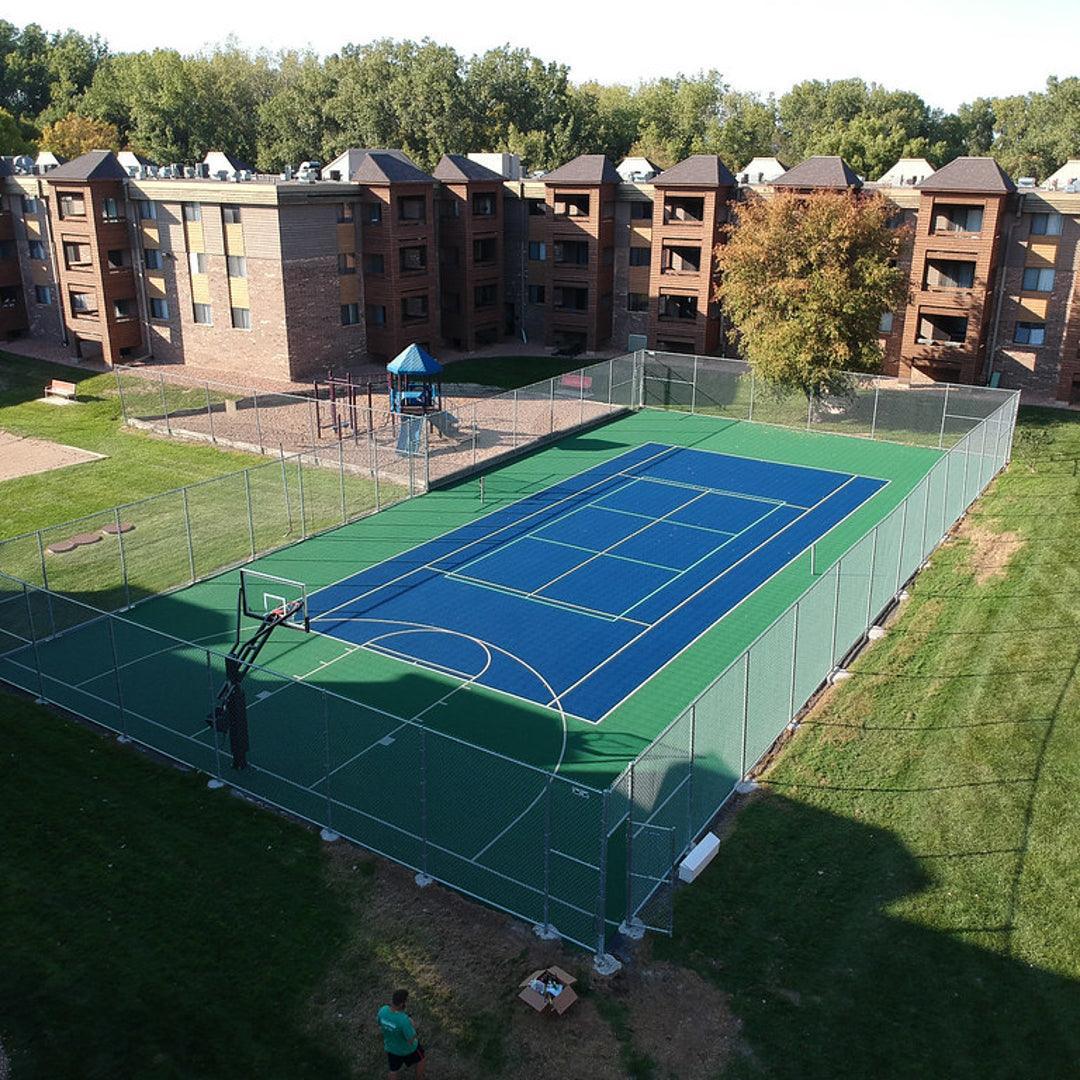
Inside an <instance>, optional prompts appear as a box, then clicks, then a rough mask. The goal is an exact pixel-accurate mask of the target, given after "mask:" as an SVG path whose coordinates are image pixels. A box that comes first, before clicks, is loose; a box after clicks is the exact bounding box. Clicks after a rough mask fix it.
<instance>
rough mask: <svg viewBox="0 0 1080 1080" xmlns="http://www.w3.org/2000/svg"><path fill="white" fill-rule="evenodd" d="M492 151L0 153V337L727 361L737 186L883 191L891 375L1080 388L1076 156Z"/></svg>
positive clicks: (299, 350) (168, 348)
mask: <svg viewBox="0 0 1080 1080" xmlns="http://www.w3.org/2000/svg"><path fill="white" fill-rule="evenodd" d="M502 157H505V155H503V156H502ZM502 157H500V156H498V155H489V156H488V157H486V158H485V161H487V162H488V164H494V165H496V166H498V167H500V168H503V170H504V172H503V175H500V174H499V173H497V172H495V171H493V170H492V169H491V168H489V167H487V165H485V164H483V163H481V162H478V161H475V160H473V159H472V158H471V157H463V156H461V155H457V154H453V155H446V156H445V157H444V158H443V159H442V161H440V163H439V165H438V167H437V168H436V169H435V171H434V175H429V174H427V173H425V172H424V171H423V170H421V169H420V168H419V167H418V166H417V165H416V164H415V163H413V162H412V161H410V160H409V158H408V157H407V156H406V155H405V154H404V153H402V152H401V151H398V150H363V149H353V150H348V151H346V152H345V153H343V154H342V155H341V156H340V157H339V158H337V159H335V161H333V162H331V163H330V164H329V165H328V166H326V167H325V168H322V169H321V170H320V169H319V168H318V166H317V165H314V164H311V163H305V167H304V168H303V169H302V170H301V171H299V172H298V173H297V174H296V175H293V174H292V172H291V171H287V172H286V174H285V175H284V176H280V177H279V176H255V175H253V174H251V173H250V172H249V171H248V170H246V169H245V168H243V167H242V166H241V165H240V164H239V163H236V167H235V168H232V167H231V166H230V168H222V169H219V170H218V171H217V175H216V176H213V177H211V175H210V169H209V166H208V165H207V164H205V163H204V164H203V165H201V166H195V167H186V168H180V167H175V166H174V167H171V168H169V169H165V170H155V169H151V168H148V167H147V165H146V163H145V162H143V161H142V160H141V159H137V158H136V159H134V161H133V162H131V161H129V162H128V164H127V167H125V166H124V165H122V164H121V163H120V161H119V160H118V158H117V157H116V156H115V155H113V154H110V153H108V152H107V151H94V152H92V153H90V154H85V155H83V156H82V157H80V158H77V159H75V160H74V161H70V162H67V163H64V164H59V165H56V166H51V163H43V167H44V169H45V171H33V172H30V171H26V170H25V169H24V170H21V171H20V170H15V169H13V167H12V163H11V162H10V161H8V160H0V335H3V336H6V337H11V336H17V335H20V334H28V335H31V336H35V337H42V338H45V339H48V340H52V341H55V342H57V343H58V344H61V345H63V346H64V347H66V349H67V350H68V352H69V353H70V354H71V355H72V356H73V357H77V358H85V359H87V360H99V361H104V362H106V363H120V362H123V361H124V360H127V359H133V358H152V359H154V360H158V361H162V362H169V363H178V364H179V363H183V364H188V365H191V366H193V367H200V368H207V369H215V370H222V369H224V370H230V371H233V372H235V373H237V374H251V375H256V374H257V375H263V376H266V377H270V378H279V379H296V378H301V379H302V378H307V377H309V376H310V375H311V374H313V373H316V372H319V371H321V370H324V369H325V368H326V367H327V366H329V365H342V364H347V363H350V362H356V361H361V360H372V359H374V360H387V359H389V358H390V357H392V356H394V355H396V353H397V352H399V351H400V350H401V349H402V348H404V347H405V346H406V345H408V344H410V343H411V342H418V343H421V344H424V345H426V346H427V347H429V348H432V349H438V348H439V347H440V346H449V347H452V348H460V349H463V350H470V349H474V348H478V347H481V346H483V345H486V344H489V343H492V342H496V341H498V340H499V339H500V338H505V337H513V338H516V339H519V340H523V341H524V342H526V343H527V344H529V345H531V346H534V347H536V348H537V349H545V350H559V351H562V352H566V353H576V352H595V351H605V350H615V351H618V350H624V349H628V348H630V349H632V348H644V347H648V348H655V349H661V350H666V351H674V352H697V353H704V354H709V353H723V352H724V351H725V350H726V348H727V344H728V343H727V340H726V336H725V326H724V322H723V313H722V311H720V310H719V308H718V307H717V304H716V301H715V293H716V284H717V272H716V260H715V252H716V248H717V245H718V244H719V243H720V242H722V237H723V231H722V230H723V226H724V224H725V223H726V222H727V221H729V220H731V218H732V217H733V216H734V215H736V214H737V210H738V202H739V200H740V199H743V198H747V197H751V195H750V193H753V197H764V198H769V197H771V195H772V194H773V193H774V192H781V191H793V192H797V193H800V194H803V195H806V196H812V195H813V194H814V193H815V192H819V191H823V190H840V191H848V192H852V193H856V194H858V193H860V192H863V193H866V192H869V191H876V192H879V193H880V194H881V195H882V196H884V197H885V198H886V199H888V200H889V201H890V202H891V203H892V205H893V207H894V213H893V215H892V218H891V223H892V224H893V225H894V226H896V227H903V226H906V227H907V228H906V231H905V237H906V242H905V244H904V246H903V247H902V249H901V252H900V255H899V259H898V263H899V265H900V267H901V269H902V270H903V271H904V273H905V274H906V275H907V277H908V280H909V282H910V290H909V292H910V296H909V302H908V303H907V304H905V305H904V306H903V307H902V308H901V309H900V310H898V311H895V312H886V313H884V314H883V316H882V320H881V343H882V346H883V350H884V355H885V361H884V369H885V370H886V371H887V372H888V373H890V374H895V375H898V376H900V377H902V378H905V379H910V380H912V381H925V380H960V381H963V382H976V383H978V382H985V381H989V380H994V381H995V382H1000V385H1003V386H1015V387H1021V388H1023V389H1025V390H1029V391H1031V392H1034V393H1037V394H1039V395H1041V396H1043V397H1048V398H1056V399H1057V400H1060V401H1065V402H1070V401H1071V402H1073V403H1080V273H1078V258H1080V250H1078V242H1080V187H1078V183H1080V162H1070V163H1066V164H1065V165H1064V166H1063V167H1062V168H1061V169H1060V170H1059V171H1058V172H1057V173H1055V174H1054V175H1053V176H1052V177H1049V178H1047V179H1046V180H1045V181H1044V182H1043V184H1042V186H1041V187H1034V186H1032V185H1031V184H1030V182H1027V183H1022V184H1021V186H1020V187H1017V186H1016V185H1014V184H1013V182H1012V181H1011V180H1010V179H1009V177H1007V176H1005V175H1004V173H1002V171H1001V170H1000V168H999V167H998V166H997V165H996V164H995V163H994V162H993V161H991V160H990V159H986V158H960V159H957V160H956V161H954V162H950V163H948V164H947V165H944V166H943V167H942V168H940V169H938V170H937V171H936V172H935V171H933V170H932V169H931V167H930V165H929V163H927V162H925V161H923V160H921V159H909V160H901V161H900V162H897V164H896V165H895V166H894V167H893V168H892V169H890V170H889V172H888V173H886V174H885V176H883V177H882V178H880V179H879V180H877V181H863V180H862V179H861V178H860V177H858V176H857V175H856V174H855V173H854V171H853V170H852V169H851V168H850V166H848V165H847V164H846V163H845V162H844V161H843V160H842V159H841V158H838V157H820V158H811V159H809V160H808V161H805V162H801V163H799V164H798V165H796V166H794V167H793V168H791V169H787V170H783V169H782V166H780V164H779V163H778V162H774V161H773V160H772V159H769V160H767V161H765V160H759V161H757V162H756V163H751V165H748V166H746V167H745V168H743V169H742V170H740V171H739V174H738V176H739V180H736V178H735V176H733V175H732V173H731V172H730V171H729V170H728V168H727V167H726V165H725V163H724V162H722V161H720V160H719V159H717V158H716V157H714V156H709V155H695V156H694V157H691V158H688V159H687V160H686V161H683V162H679V163H677V164H675V165H673V166H672V167H671V168H669V169H666V170H663V171H661V172H659V173H658V174H657V175H654V176H650V177H649V178H648V179H647V180H646V179H643V177H644V176H645V175H646V174H645V173H643V172H642V171H641V170H640V169H636V168H635V169H632V170H629V173H628V174H629V175H630V176H631V177H632V179H630V180H624V179H622V178H621V177H620V176H619V174H618V172H617V171H616V170H615V168H614V166H613V165H612V163H611V162H609V161H607V160H606V159H604V158H603V157H600V156H597V155H584V156H582V157H579V158H576V159H575V160H574V161H571V162H569V163H567V164H566V165H564V166H563V167H561V168H559V169H556V170H554V171H553V172H550V173H547V174H546V175H543V176H540V177H537V178H532V179H521V178H520V172H519V171H518V169H517V165H516V162H511V163H510V164H509V165H507V164H506V162H504V161H502ZM208 161H209V156H208ZM500 162H501V164H500ZM650 164H651V163H650ZM778 169H779V170H781V171H778ZM624 171H626V170H624ZM744 178H745V179H744ZM766 178H767V179H766Z"/></svg>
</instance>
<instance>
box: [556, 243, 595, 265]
mask: <svg viewBox="0 0 1080 1080" xmlns="http://www.w3.org/2000/svg"><path fill="white" fill-rule="evenodd" d="M551 246H552V252H551V254H552V255H553V256H554V258H555V262H556V263H558V264H560V265H563V266H566V265H571V266H588V265H589V243H588V241H587V240H556V241H555V243H554V244H552V245H551Z"/></svg>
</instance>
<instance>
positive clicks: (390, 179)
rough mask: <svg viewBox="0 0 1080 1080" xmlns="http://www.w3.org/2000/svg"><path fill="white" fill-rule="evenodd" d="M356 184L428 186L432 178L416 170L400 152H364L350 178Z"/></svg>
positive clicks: (420, 170)
mask: <svg viewBox="0 0 1080 1080" xmlns="http://www.w3.org/2000/svg"><path fill="white" fill-rule="evenodd" d="M350 179H351V180H353V181H354V182H356V183H358V184H430V183H433V181H434V177H432V176H429V175H428V174H427V173H426V172H424V171H423V170H422V169H418V168H417V167H416V166H415V165H414V164H413V163H412V162H411V161H410V160H409V158H408V157H407V156H406V155H405V154H404V153H403V152H402V151H401V150H365V151H364V156H363V158H362V159H361V161H360V164H359V165H357V167H356V171H355V172H354V173H353V174H352V176H351V177H350Z"/></svg>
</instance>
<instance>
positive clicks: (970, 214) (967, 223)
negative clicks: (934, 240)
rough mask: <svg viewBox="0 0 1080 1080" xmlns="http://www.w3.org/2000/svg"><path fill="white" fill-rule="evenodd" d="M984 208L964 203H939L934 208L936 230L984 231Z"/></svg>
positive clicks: (946, 231) (940, 231)
mask: <svg viewBox="0 0 1080 1080" xmlns="http://www.w3.org/2000/svg"><path fill="white" fill-rule="evenodd" d="M982 221H983V208H982V207H981V206H964V205H962V204H953V203H938V204H937V206H936V207H935V208H934V232H936V233H943V232H944V233H948V232H966V233H977V232H982Z"/></svg>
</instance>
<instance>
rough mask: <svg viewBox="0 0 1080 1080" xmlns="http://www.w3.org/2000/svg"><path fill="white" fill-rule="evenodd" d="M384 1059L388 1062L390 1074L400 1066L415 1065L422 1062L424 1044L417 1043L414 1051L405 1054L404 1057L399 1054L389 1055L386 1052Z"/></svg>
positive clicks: (388, 1052)
mask: <svg viewBox="0 0 1080 1080" xmlns="http://www.w3.org/2000/svg"><path fill="white" fill-rule="evenodd" d="M386 1058H387V1060H388V1061H389V1062H390V1071H391V1072H392V1073H395V1072H397V1071H398V1070H399V1069H400V1068H401V1067H402V1065H417V1064H419V1063H420V1062H421V1061H423V1060H424V1044H423V1043H417V1044H416V1049H415V1050H414V1051H413V1052H412V1053H411V1054H406V1056H405V1057H402V1056H401V1055H400V1054H391V1053H390V1051H389V1050H387V1052H386Z"/></svg>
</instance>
